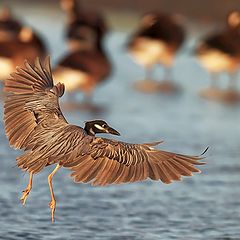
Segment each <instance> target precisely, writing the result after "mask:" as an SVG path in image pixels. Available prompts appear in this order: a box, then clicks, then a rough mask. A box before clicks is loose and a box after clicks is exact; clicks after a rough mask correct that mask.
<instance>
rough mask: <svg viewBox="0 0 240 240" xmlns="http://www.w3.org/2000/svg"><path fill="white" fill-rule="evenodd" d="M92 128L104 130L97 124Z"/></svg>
mask: <svg viewBox="0 0 240 240" xmlns="http://www.w3.org/2000/svg"><path fill="white" fill-rule="evenodd" d="M94 127H95V128H97V129H99V130H102V131H104V130H105V129H104V128H103V127H101V126H100V125H98V124H94Z"/></svg>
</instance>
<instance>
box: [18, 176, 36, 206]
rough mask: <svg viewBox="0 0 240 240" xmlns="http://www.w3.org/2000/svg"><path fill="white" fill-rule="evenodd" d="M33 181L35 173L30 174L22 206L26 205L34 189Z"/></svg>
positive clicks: (22, 198) (21, 199)
mask: <svg viewBox="0 0 240 240" xmlns="http://www.w3.org/2000/svg"><path fill="white" fill-rule="evenodd" d="M32 179H33V173H30V175H29V182H28V186H27V188H26V189H25V190H24V191H23V194H22V197H21V198H20V201H21V202H22V205H24V204H25V203H26V200H27V197H28V195H29V193H30V191H31V189H32Z"/></svg>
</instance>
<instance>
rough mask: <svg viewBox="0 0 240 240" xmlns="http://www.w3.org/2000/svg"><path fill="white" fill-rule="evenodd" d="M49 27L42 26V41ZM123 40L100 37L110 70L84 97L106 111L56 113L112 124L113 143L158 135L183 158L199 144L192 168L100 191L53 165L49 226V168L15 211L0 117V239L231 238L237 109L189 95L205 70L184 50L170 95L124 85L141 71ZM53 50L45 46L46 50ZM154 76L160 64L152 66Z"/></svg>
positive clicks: (22, 180) (10, 155)
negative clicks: (166, 178) (167, 180)
mask: <svg viewBox="0 0 240 240" xmlns="http://www.w3.org/2000/svg"><path fill="white" fill-rule="evenodd" d="M56 24H61V23H58V22H56ZM59 28H60V27H59V25H58V27H56V28H53V30H51V31H52V34H51V36H54V38H52V41H54V40H56V38H57V37H56V36H57V34H58V35H59V33H58V31H59ZM45 31H46V29H45ZM54 31H56V34H54ZM51 36H50V37H49V38H50V40H51ZM125 38H126V34H123V33H118V32H113V33H111V34H110V35H109V36H108V37H107V39H106V46H107V48H108V50H109V52H111V57H112V59H113V61H114V64H115V72H114V74H113V76H112V78H111V79H109V81H108V82H107V83H106V84H105V85H104V86H101V87H100V88H99V89H97V91H96V95H95V97H94V102H95V104H96V105H98V106H104V108H106V109H107V111H103V112H101V111H100V112H95V113H92V112H82V111H80V110H77V109H74V110H73V111H65V115H66V118H67V119H68V120H69V122H71V123H75V124H78V125H83V122H84V121H85V120H89V119H93V118H102V119H105V120H106V121H107V122H108V123H109V124H110V125H112V126H114V128H116V129H117V130H119V132H120V133H121V134H122V136H121V137H119V138H118V139H121V140H125V141H129V142H149V141H156V140H161V139H164V140H165V143H164V144H162V145H160V147H162V148H163V149H168V150H172V151H178V152H182V153H186V154H200V153H201V152H202V151H203V150H204V148H205V147H206V146H208V145H209V146H210V150H209V152H208V153H207V156H208V158H207V163H208V164H207V165H205V166H203V167H201V170H202V174H198V175H195V176H194V177H192V178H184V180H183V182H181V183H173V184H171V185H163V184H161V183H160V182H150V181H146V182H143V183H136V184H125V185H119V186H109V187H105V188H101V187H91V186H90V185H78V184H74V183H73V182H72V180H71V179H70V178H69V176H68V175H69V172H68V171H67V170H64V169H62V170H61V171H59V173H57V175H56V176H55V177H54V180H53V184H54V188H55V191H56V198H57V204H58V205H57V210H56V222H55V224H52V223H51V219H50V209H49V208H48V202H49V201H50V194H49V189H48V184H47V175H48V173H49V172H50V171H51V167H50V168H47V169H45V171H44V172H42V173H41V174H39V175H37V176H36V177H35V178H34V181H33V190H32V192H31V194H30V196H29V198H28V200H27V203H26V206H25V207H22V206H21V204H20V201H19V197H20V196H21V191H22V190H23V189H24V188H25V186H26V185H27V181H28V175H27V174H23V173H22V172H21V171H20V170H19V169H17V168H16V167H15V160H14V159H15V157H16V156H17V154H19V153H18V152H17V151H14V150H12V149H10V148H9V146H8V142H7V140H6V139H5V135H4V131H3V123H1V125H0V126H1V127H0V138H1V144H0V158H1V161H0V169H1V171H0V189H1V194H0V216H1V217H0V236H1V237H0V238H1V239H9V240H10V239H14V240H18V239H36V240H39V239H87V238H89V239H104V240H105V239H111V240H115V239H116V240H118V239H124V240H135V239H136V240H137V239H146V240H149V239H184V240H185V239H240V226H239V222H240V204H239V199H240V191H239V186H240V157H239V156H240V150H239V149H240V147H239V144H240V143H239V139H238V137H239V133H240V124H239V119H240V108H239V106H225V105H220V104H218V103H211V102H208V101H206V100H203V99H201V98H199V97H198V95H197V93H198V91H199V90H200V89H201V88H202V87H204V85H206V83H207V81H206V80H205V79H206V74H205V73H204V72H203V70H202V69H201V68H200V67H199V66H198V65H197V64H196V62H195V61H194V59H192V58H191V57H189V56H187V55H186V53H185V52H184V51H183V52H182V53H181V54H180V55H179V56H178V58H177V60H176V63H175V67H174V76H175V80H176V82H177V83H179V84H180V85H181V87H182V92H181V93H180V94H178V95H176V96H167V95H158V94H153V95H147V94H143V93H139V92H137V91H134V90H133V88H132V85H133V83H134V82H135V80H137V79H141V77H142V76H143V73H144V71H143V69H141V68H140V67H138V66H137V65H135V64H134V63H133V62H131V59H130V58H129V57H128V56H127V54H126V53H124V52H122V51H121V50H122V46H123V45H124V41H125ZM51 44H52V43H51ZM61 51H62V48H60V47H59V48H54V51H53V54H54V56H56V55H59V54H60V53H59V52H61ZM158 73H159V74H161V70H159V69H157V70H156V75H157V74H158ZM78 97H79V99H81V96H78ZM66 101H67V98H64V99H63V100H62V102H65V103H66ZM0 115H1V117H2V111H1V114H0Z"/></svg>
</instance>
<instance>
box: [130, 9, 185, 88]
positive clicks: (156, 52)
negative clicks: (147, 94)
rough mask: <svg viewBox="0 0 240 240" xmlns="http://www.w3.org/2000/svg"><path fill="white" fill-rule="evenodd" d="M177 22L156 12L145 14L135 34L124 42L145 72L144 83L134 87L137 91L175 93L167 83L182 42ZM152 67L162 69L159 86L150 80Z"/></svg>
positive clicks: (169, 80) (173, 85) (173, 17)
mask: <svg viewBox="0 0 240 240" xmlns="http://www.w3.org/2000/svg"><path fill="white" fill-rule="evenodd" d="M179 19H180V18H179ZM179 19H177V16H174V15H168V14H165V13H161V12H157V11H153V12H149V13H147V14H145V15H144V16H143V17H142V18H141V20H140V24H139V27H138V30H137V31H136V32H135V33H133V35H132V36H131V37H130V40H129V42H128V51H129V53H130V55H131V56H132V57H133V59H134V60H135V61H136V62H137V63H139V64H140V65H142V66H143V67H144V68H145V69H146V77H145V81H142V82H139V83H138V84H137V88H138V89H140V90H143V91H149V90H150V91H152V90H153V91H162V92H167V93H171V92H175V91H176V90H177V87H176V85H175V84H174V83H173V82H172V81H171V80H172V74H171V69H172V66H173V62H174V58H175V55H176V53H177V51H178V50H179V48H180V47H181V46H182V44H183V42H184V39H185V31H184V28H183V26H182V24H181V23H180V22H181V21H178V20H179ZM156 64H160V65H161V66H163V68H164V72H165V76H164V79H163V80H162V81H161V82H160V81H153V79H152V75H151V73H152V70H153V67H154V66H155V65H156Z"/></svg>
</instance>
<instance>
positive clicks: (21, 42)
mask: <svg viewBox="0 0 240 240" xmlns="http://www.w3.org/2000/svg"><path fill="white" fill-rule="evenodd" d="M37 56H41V57H46V47H45V45H44V43H43V41H42V39H41V38H40V37H39V36H38V35H37V34H36V33H34V32H33V30H32V29H31V28H29V27H22V28H21V30H20V32H19V33H18V36H17V37H16V38H15V39H10V40H8V41H2V42H0V68H1V69H2V70H1V71H0V80H2V81H4V80H5V79H6V78H7V77H8V76H9V75H10V73H11V72H13V71H14V69H15V68H16V66H18V65H21V64H22V62H23V61H24V59H28V61H29V62H31V63H33V62H34V60H35V59H36V57H37Z"/></svg>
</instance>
